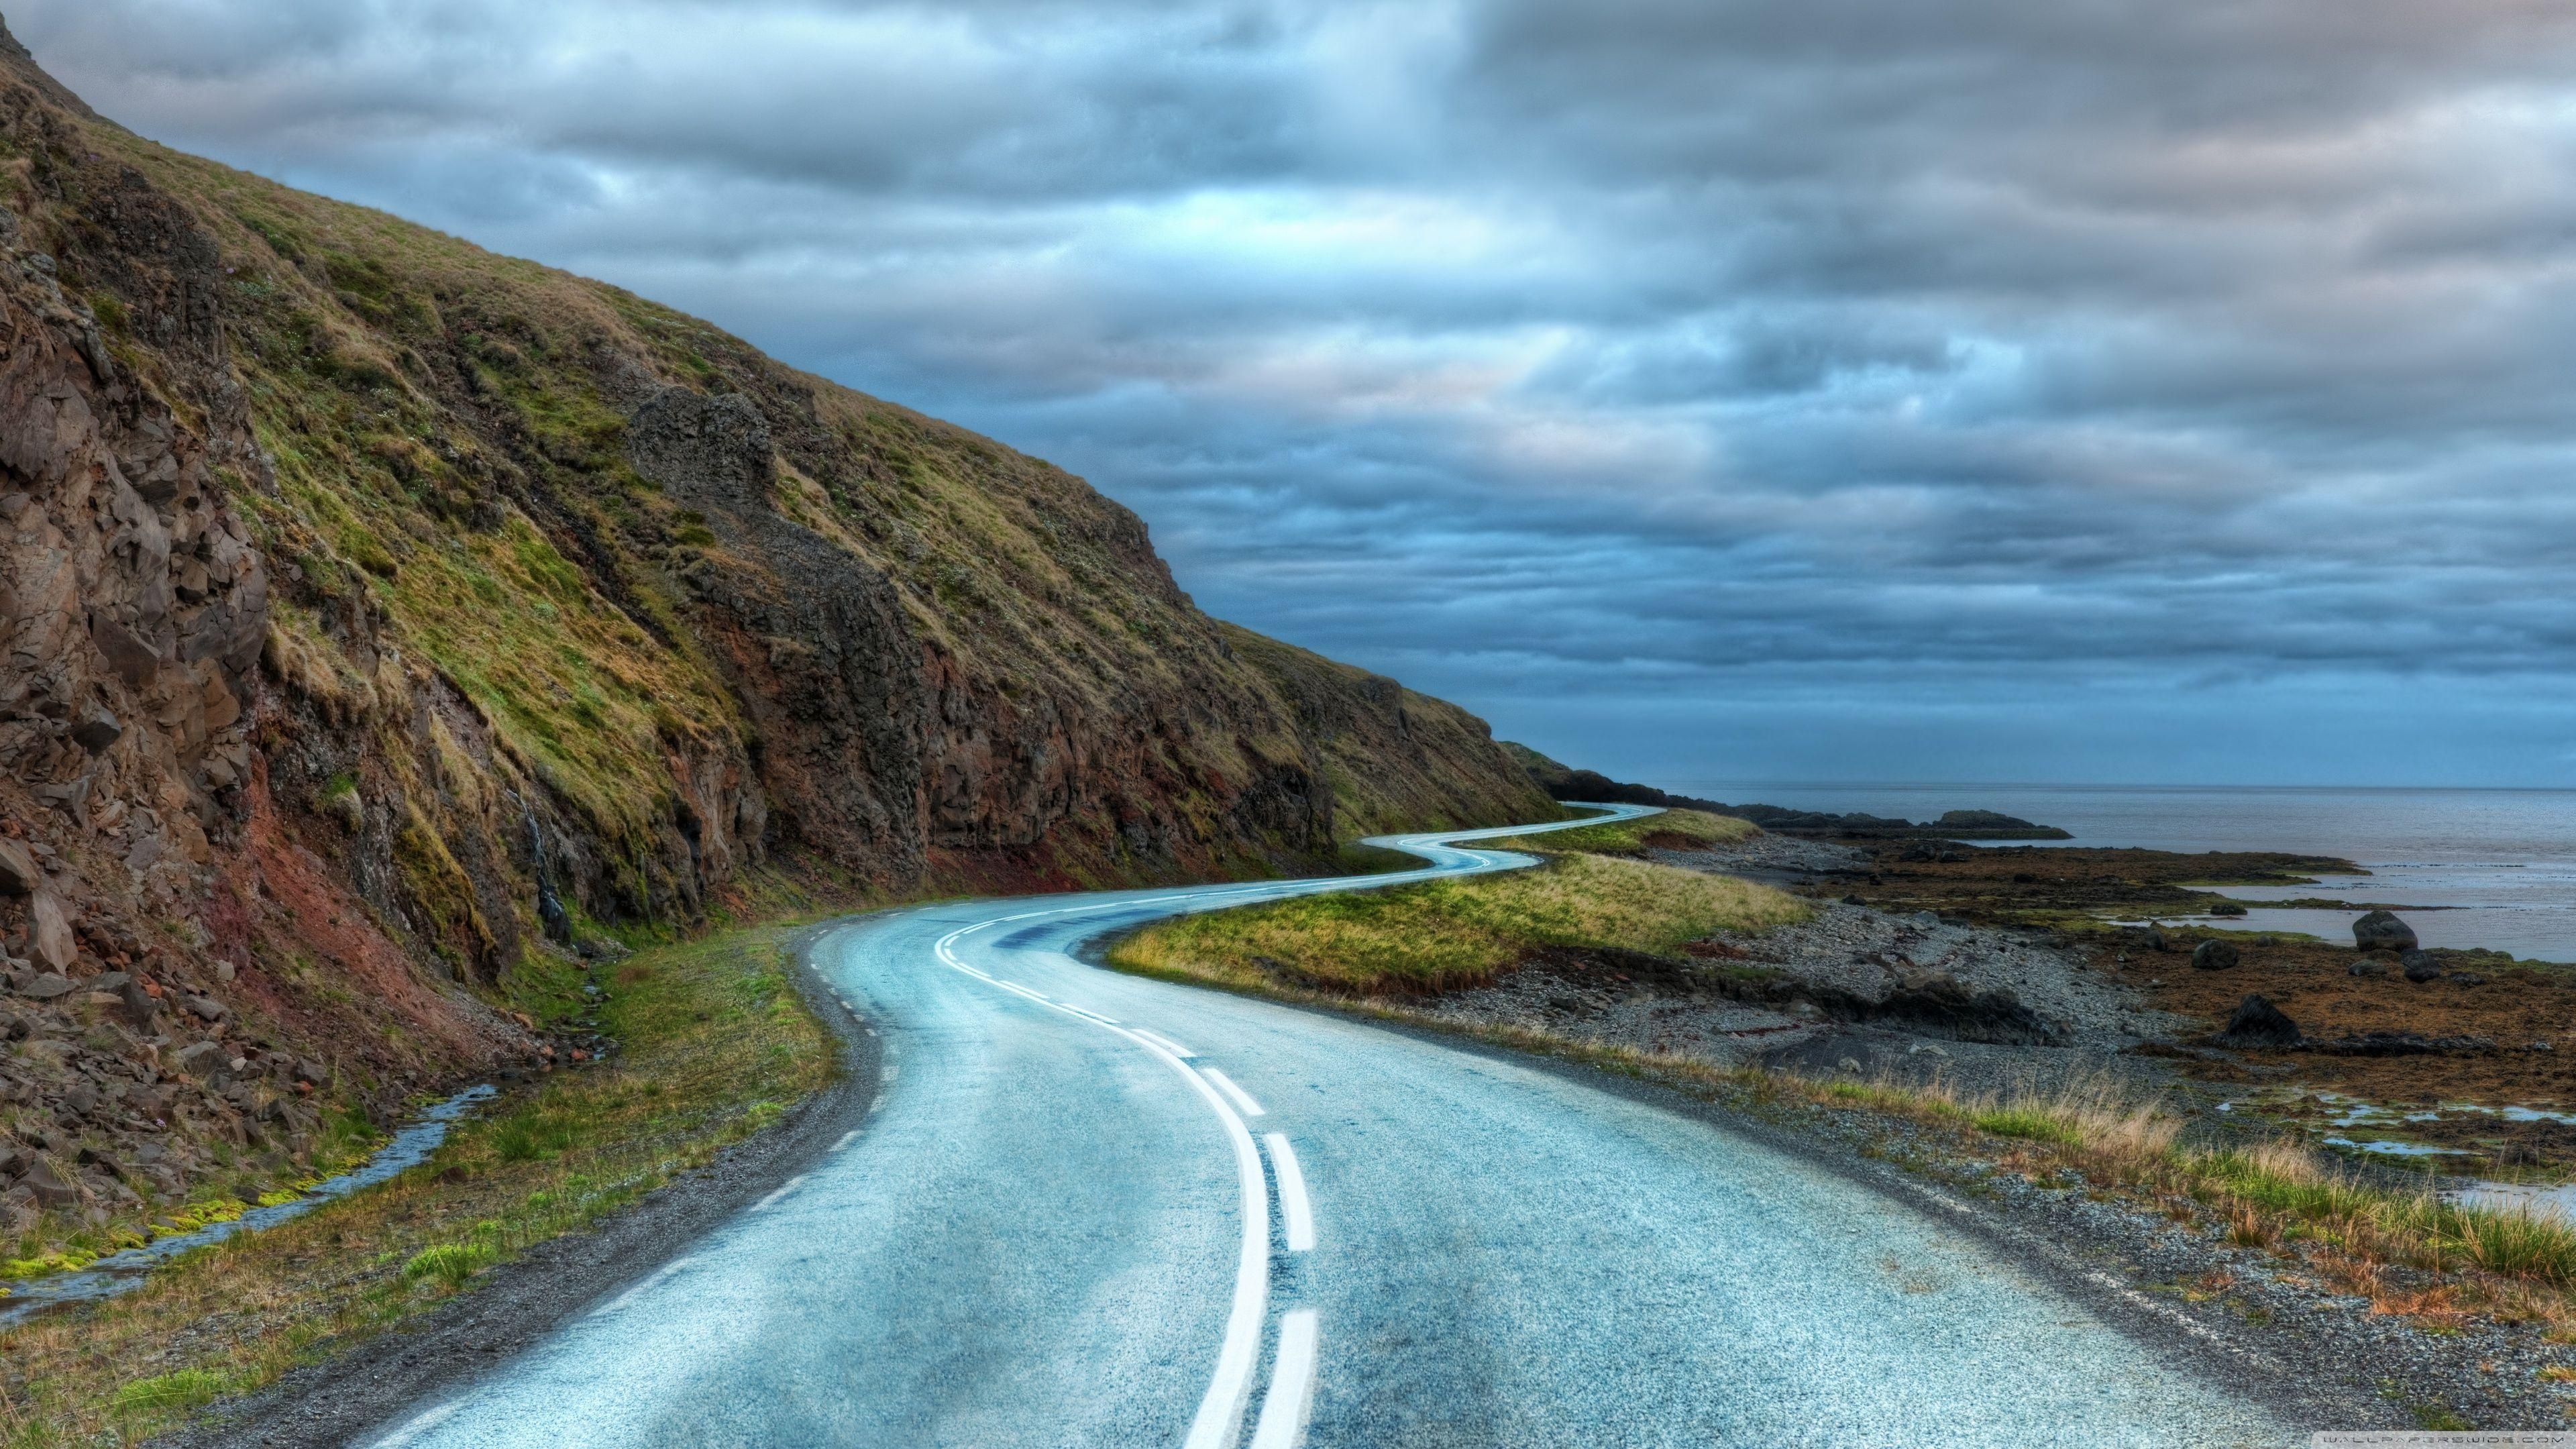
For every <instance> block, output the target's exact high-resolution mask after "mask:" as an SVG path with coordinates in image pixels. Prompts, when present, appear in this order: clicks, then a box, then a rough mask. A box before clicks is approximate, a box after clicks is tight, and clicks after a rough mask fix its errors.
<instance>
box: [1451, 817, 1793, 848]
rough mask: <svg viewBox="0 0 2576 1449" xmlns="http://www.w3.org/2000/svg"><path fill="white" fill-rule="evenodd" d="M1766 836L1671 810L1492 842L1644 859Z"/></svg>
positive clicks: (1750, 826)
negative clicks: (1663, 851)
mask: <svg viewBox="0 0 2576 1449" xmlns="http://www.w3.org/2000/svg"><path fill="white" fill-rule="evenodd" d="M1761 833H1762V830H1761V827H1759V826H1757V825H1755V824H1754V823H1753V822H1752V821H1750V820H1738V819H1736V818H1735V817H1734V816H1732V815H1711V814H1709V813H1708V812H1707V811H1705V810H1667V811H1665V812H1664V813H1662V814H1661V815H1647V816H1641V817H1639V818H1637V819H1634V820H1610V821H1604V822H1603V823H1601V824H1599V825H1580V826H1576V827H1575V828H1574V829H1572V830H1551V831H1549V832H1547V833H1546V834H1544V835H1528V836H1515V837H1513V838H1511V839H1508V840H1497V841H1493V842H1490V843H1491V844H1492V845H1494V846H1496V847H1497V848H1500V849H1505V850H1531V851H1539V852H1562V851H1582V852H1584V853H1587V854H1592V855H1641V854H1643V853H1645V852H1646V851H1647V850H1649V849H1666V850H1688V849H1691V848H1693V847H1695V846H1710V845H1732V844H1734V843H1736V842H1737V841H1740V840H1750V839H1752V838H1753V837H1754V836H1756V835H1759V834H1761Z"/></svg>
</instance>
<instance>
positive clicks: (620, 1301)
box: [590, 1254, 697, 1318]
mask: <svg viewBox="0 0 2576 1449" xmlns="http://www.w3.org/2000/svg"><path fill="white" fill-rule="evenodd" d="M696 1261H697V1257H696V1255H694V1254H692V1255H689V1256H687V1257H680V1258H673V1259H672V1260H671V1261H669V1262H667V1263H665V1264H663V1265H662V1266H661V1267H659V1268H656V1269H654V1270H653V1272H652V1275H651V1276H650V1277H647V1278H646V1279H645V1280H644V1281H643V1282H641V1283H638V1284H636V1285H635V1286H634V1287H632V1288H629V1289H627V1290H626V1291H625V1292H623V1293H620V1294H618V1295H617V1296H616V1297H614V1298H612V1299H610V1300H608V1302H607V1303H605V1304H603V1305H602V1306H600V1307H598V1308H594V1309H592V1310H591V1311H590V1316H591V1317H593V1318H599V1317H603V1316H605V1315H607V1314H611V1313H615V1312H616V1311H617V1310H618V1309H620V1308H623V1307H625V1306H626V1305H627V1304H629V1303H632V1302H634V1301H635V1300H636V1299H637V1298H638V1297H640V1296H642V1294H643V1293H644V1291H645V1290H646V1289H648V1288H651V1287H653V1286H654V1285H655V1284H657V1283H660V1282H661V1281H662V1280H663V1279H665V1278H668V1277H670V1276H671V1275H672V1274H674V1273H677V1272H679V1271H680V1270H681V1269H682V1268H685V1267H687V1266H689V1265H690V1264H691V1263H694V1262H696Z"/></svg>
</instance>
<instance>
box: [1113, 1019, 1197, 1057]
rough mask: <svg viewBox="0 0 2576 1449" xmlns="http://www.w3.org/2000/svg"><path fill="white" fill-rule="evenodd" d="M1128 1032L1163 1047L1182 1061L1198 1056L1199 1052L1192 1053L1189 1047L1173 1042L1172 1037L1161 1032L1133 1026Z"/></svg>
mask: <svg viewBox="0 0 2576 1449" xmlns="http://www.w3.org/2000/svg"><path fill="white" fill-rule="evenodd" d="M1128 1030H1129V1031H1132V1032H1134V1033H1136V1034H1137V1035H1138V1036H1141V1037H1143V1038H1144V1039H1145V1040H1147V1041H1149V1042H1152V1043H1153V1044H1154V1045H1156V1046H1158V1047H1161V1048H1162V1049H1163V1050H1165V1051H1167V1052H1170V1053H1171V1054H1172V1055H1174V1056H1176V1057H1179V1058H1180V1059H1181V1060H1182V1061H1188V1060H1189V1059H1190V1058H1192V1057H1195V1056H1197V1055H1198V1053H1197V1052H1194V1051H1191V1050H1190V1049H1189V1048H1188V1047H1185V1046H1183V1045H1181V1044H1180V1043H1179V1042H1176V1041H1174V1040H1172V1039H1171V1038H1170V1037H1167V1036H1165V1035H1163V1034H1162V1033H1161V1032H1159V1031H1147V1030H1146V1029H1145V1028H1143V1027H1141V1026H1132V1027H1129V1028H1128Z"/></svg>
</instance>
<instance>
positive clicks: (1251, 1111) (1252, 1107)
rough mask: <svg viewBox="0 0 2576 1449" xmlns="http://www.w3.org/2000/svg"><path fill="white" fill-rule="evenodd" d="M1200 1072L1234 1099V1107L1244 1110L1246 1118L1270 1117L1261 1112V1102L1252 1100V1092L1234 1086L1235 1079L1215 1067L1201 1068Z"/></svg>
mask: <svg viewBox="0 0 2576 1449" xmlns="http://www.w3.org/2000/svg"><path fill="white" fill-rule="evenodd" d="M1199 1071H1200V1072H1201V1073H1203V1074H1205V1075H1206V1077H1207V1079H1208V1080H1209V1081H1211V1082H1214V1083H1216V1084H1217V1088H1218V1090H1220V1091H1222V1092H1224V1093H1225V1094H1226V1095H1227V1096H1229V1097H1232V1098H1233V1099H1234V1105H1235V1106H1236V1107H1238V1108H1240V1109H1242V1112H1243V1115H1244V1116H1246V1117H1267V1116H1269V1115H1270V1114H1269V1113H1267V1112H1264V1111H1262V1110H1261V1104H1260V1103H1259V1102H1256V1101H1254V1100H1252V1094H1251V1093H1250V1092H1247V1091H1245V1090H1243V1089H1242V1088H1241V1087H1238V1086H1236V1085H1235V1084H1234V1078H1232V1077H1229V1076H1227V1075H1226V1074H1225V1073H1223V1072H1220V1071H1218V1070H1217V1069H1216V1068H1214V1067H1201V1068H1199Z"/></svg>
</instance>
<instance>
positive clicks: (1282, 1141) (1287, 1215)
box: [1261, 1132, 1315, 1253]
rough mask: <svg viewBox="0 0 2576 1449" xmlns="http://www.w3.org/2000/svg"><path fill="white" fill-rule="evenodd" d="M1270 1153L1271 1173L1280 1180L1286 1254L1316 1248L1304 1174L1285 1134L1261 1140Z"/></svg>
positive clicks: (1313, 1223)
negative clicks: (1286, 1246) (1285, 1234)
mask: <svg viewBox="0 0 2576 1449" xmlns="http://www.w3.org/2000/svg"><path fill="white" fill-rule="evenodd" d="M1261 1140H1262V1142H1263V1144H1264V1145H1266V1146H1268V1147H1269V1149H1270V1171H1271V1172H1272V1174H1273V1175H1275V1176H1276V1177H1277V1178H1278V1179H1279V1223H1280V1226H1281V1227H1282V1228H1283V1229H1284V1230H1285V1231H1286V1232H1287V1235H1288V1251H1289V1252H1292V1253H1304V1252H1309V1251H1311V1250H1312V1249H1313V1248H1314V1246H1315V1214H1314V1210H1313V1209H1311V1208H1310V1207H1308V1206H1307V1204H1306V1172H1305V1169H1303V1168H1301V1167H1299V1166H1298V1165H1297V1149H1296V1148H1294V1147H1291V1146H1289V1145H1288V1134H1287V1133H1285V1132H1265V1133H1263V1134H1262V1136H1261Z"/></svg>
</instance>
